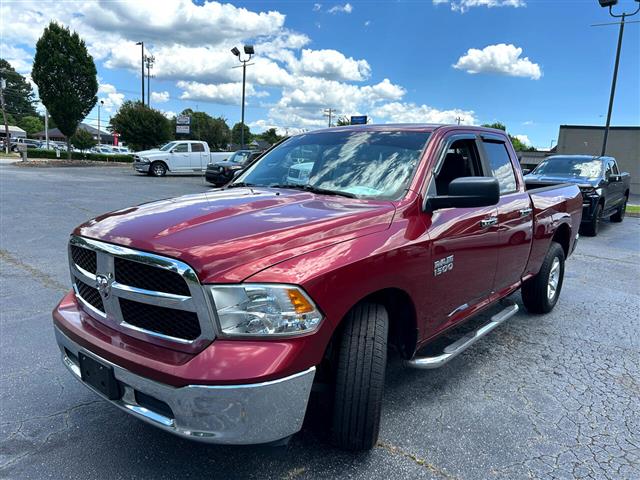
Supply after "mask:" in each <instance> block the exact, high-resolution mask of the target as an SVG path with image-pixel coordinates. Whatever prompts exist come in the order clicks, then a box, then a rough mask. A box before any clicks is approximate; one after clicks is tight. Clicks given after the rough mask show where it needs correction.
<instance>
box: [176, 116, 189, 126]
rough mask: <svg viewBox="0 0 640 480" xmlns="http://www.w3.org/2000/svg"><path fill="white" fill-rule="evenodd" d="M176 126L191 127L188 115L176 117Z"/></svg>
mask: <svg viewBox="0 0 640 480" xmlns="http://www.w3.org/2000/svg"><path fill="white" fill-rule="evenodd" d="M176 124H177V125H191V117H190V116H189V115H178V116H177V117H176Z"/></svg>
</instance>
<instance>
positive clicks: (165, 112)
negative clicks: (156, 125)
mask: <svg viewBox="0 0 640 480" xmlns="http://www.w3.org/2000/svg"><path fill="white" fill-rule="evenodd" d="M160 111H161V112H162V114H163V115H164V116H165V117H167V118H168V119H169V120H171V119H172V118H175V117H176V116H177V114H176V112H173V111H171V110H160Z"/></svg>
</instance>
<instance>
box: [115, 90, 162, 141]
mask: <svg viewBox="0 0 640 480" xmlns="http://www.w3.org/2000/svg"><path fill="white" fill-rule="evenodd" d="M109 130H111V131H112V132H118V133H119V134H120V138H121V139H122V141H123V142H125V143H126V144H127V145H128V146H129V147H130V148H131V149H133V150H144V149H147V148H151V147H155V146H157V145H160V144H162V143H166V142H168V141H169V140H171V139H172V138H173V131H172V129H171V121H170V120H169V119H168V118H167V117H165V116H164V115H163V113H162V112H161V111H159V110H156V109H155V108H150V107H147V106H146V105H143V104H142V103H140V102H132V101H131V100H128V101H126V102H124V103H123V104H122V106H121V107H120V109H119V110H118V111H117V112H116V114H115V115H114V116H113V117H111V124H110V125H109Z"/></svg>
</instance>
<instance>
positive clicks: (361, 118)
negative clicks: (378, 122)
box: [351, 115, 367, 125]
mask: <svg viewBox="0 0 640 480" xmlns="http://www.w3.org/2000/svg"><path fill="white" fill-rule="evenodd" d="M366 124H367V116H366V115H356V116H353V115H352V116H351V125H366Z"/></svg>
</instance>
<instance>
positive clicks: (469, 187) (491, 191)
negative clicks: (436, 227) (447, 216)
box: [425, 177, 500, 211]
mask: <svg viewBox="0 0 640 480" xmlns="http://www.w3.org/2000/svg"><path fill="white" fill-rule="evenodd" d="M499 201H500V185H499V184H498V180H497V179H496V178H493V177H460V178H456V179H454V180H452V181H451V183H449V195H439V196H437V197H430V198H428V199H427V201H426V203H425V210H428V211H434V210H438V209H441V208H473V207H488V206H491V205H497V204H498V202H499Z"/></svg>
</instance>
